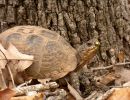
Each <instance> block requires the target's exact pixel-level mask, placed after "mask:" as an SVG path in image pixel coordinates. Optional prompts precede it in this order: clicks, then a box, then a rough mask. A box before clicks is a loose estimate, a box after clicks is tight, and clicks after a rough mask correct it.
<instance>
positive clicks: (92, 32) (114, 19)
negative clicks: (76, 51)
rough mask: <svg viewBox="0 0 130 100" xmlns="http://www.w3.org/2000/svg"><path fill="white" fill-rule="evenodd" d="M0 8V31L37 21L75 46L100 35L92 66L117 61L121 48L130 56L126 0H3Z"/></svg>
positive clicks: (37, 23)
mask: <svg viewBox="0 0 130 100" xmlns="http://www.w3.org/2000/svg"><path fill="white" fill-rule="evenodd" d="M0 12H1V14H0V32H2V31H4V30H6V29H8V28H10V27H12V26H16V25H27V24H29V25H38V26H42V27H44V28H48V29H50V30H54V31H57V32H58V33H59V34H60V35H62V36H63V37H65V39H66V40H67V41H68V42H70V44H71V45H72V46H73V47H75V48H77V47H79V46H80V45H81V44H83V43H86V42H87V41H89V40H91V39H98V40H99V41H100V43H101V47H100V50H99V53H98V56H96V57H95V58H94V60H93V62H92V63H91V64H90V66H92V67H97V66H102V65H103V66H106V65H109V64H112V63H115V62H118V57H117V55H118V53H119V52H122V51H123V52H124V53H125V60H130V53H129V52H130V24H129V22H130V21H129V17H130V16H129V12H130V11H129V5H128V1H127V0H0ZM82 84H85V83H82ZM86 88H87V87H86Z"/></svg>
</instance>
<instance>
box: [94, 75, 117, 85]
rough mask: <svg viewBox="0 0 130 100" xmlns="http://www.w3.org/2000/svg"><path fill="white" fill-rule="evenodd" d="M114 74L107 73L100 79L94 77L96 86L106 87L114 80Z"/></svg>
mask: <svg viewBox="0 0 130 100" xmlns="http://www.w3.org/2000/svg"><path fill="white" fill-rule="evenodd" d="M116 79H117V78H116V74H115V73H109V74H107V75H103V76H100V77H95V80H96V84H97V85H108V84H109V83H111V82H113V81H114V80H116Z"/></svg>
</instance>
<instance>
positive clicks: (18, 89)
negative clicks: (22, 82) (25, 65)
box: [13, 82, 59, 96]
mask: <svg viewBox="0 0 130 100" xmlns="http://www.w3.org/2000/svg"><path fill="white" fill-rule="evenodd" d="M57 87H59V85H58V84H57V83H56V82H49V83H46V84H36V85H30V86H23V87H16V88H14V89H13V90H14V91H15V93H16V94H15V96H20V95H24V94H26V92H27V91H37V92H39V91H43V90H48V89H52V88H57Z"/></svg>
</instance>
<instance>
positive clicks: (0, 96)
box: [0, 88, 15, 100]
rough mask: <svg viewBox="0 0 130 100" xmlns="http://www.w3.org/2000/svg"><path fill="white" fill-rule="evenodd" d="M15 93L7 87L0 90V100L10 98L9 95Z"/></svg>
mask: <svg viewBox="0 0 130 100" xmlns="http://www.w3.org/2000/svg"><path fill="white" fill-rule="evenodd" d="M14 95H15V92H14V91H13V90H11V89H9V88H7V89H5V90H2V91H0V100H11V97H13V96H14Z"/></svg>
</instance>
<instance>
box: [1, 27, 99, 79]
mask: <svg viewBox="0 0 130 100" xmlns="http://www.w3.org/2000/svg"><path fill="white" fill-rule="evenodd" d="M0 39H1V40H3V41H7V42H11V43H12V44H13V45H14V46H16V48H17V49H18V50H19V51H20V52H22V53H24V54H28V55H34V62H33V64H32V65H31V66H30V67H29V68H27V69H26V70H25V71H24V74H26V75H27V76H29V77H32V78H34V79H45V78H51V79H52V80H58V79H60V78H62V77H65V76H66V75H67V74H68V73H70V72H72V71H74V70H76V69H79V68H80V67H81V66H83V65H85V64H86V62H88V61H89V60H90V59H91V58H92V57H93V56H94V55H95V54H96V52H97V50H98V48H99V42H98V41H96V42H95V43H94V44H93V45H91V46H86V44H84V45H81V46H80V47H79V48H78V49H75V48H74V47H72V46H71V45H70V43H69V42H68V41H67V40H65V39H64V38H63V37H62V36H61V35H60V34H58V33H57V32H55V31H51V30H49V29H45V28H43V27H40V26H32V25H21V26H15V27H13V28H10V29H8V30H6V31H4V32H2V33H1V34H0Z"/></svg>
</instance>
